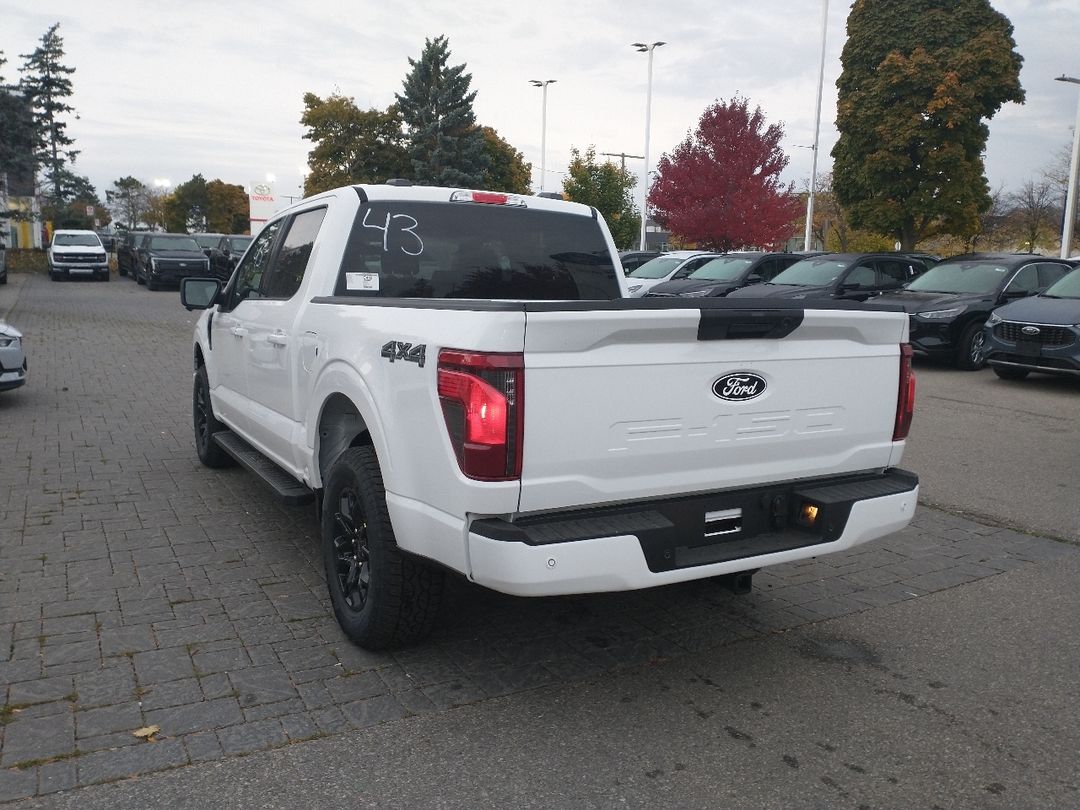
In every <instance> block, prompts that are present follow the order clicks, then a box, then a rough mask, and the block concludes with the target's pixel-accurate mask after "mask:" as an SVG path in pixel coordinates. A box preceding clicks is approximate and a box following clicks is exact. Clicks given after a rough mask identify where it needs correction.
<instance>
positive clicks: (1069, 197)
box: [1054, 75, 1080, 259]
mask: <svg viewBox="0 0 1080 810" xmlns="http://www.w3.org/2000/svg"><path fill="white" fill-rule="evenodd" d="M1054 81H1056V82H1071V83H1072V84H1080V79H1076V78H1074V77H1072V76H1065V75H1061V76H1058V77H1057V78H1056V79H1054ZM1078 173H1080V101H1078V102H1077V105H1076V126H1075V127H1074V128H1073V144H1072V161H1070V163H1069V191H1068V193H1067V194H1066V195H1065V222H1064V224H1062V226H1061V258H1063V259H1067V258H1069V253H1070V252H1071V250H1072V238H1073V223H1074V222H1076V183H1077V176H1076V175H1077V174H1078Z"/></svg>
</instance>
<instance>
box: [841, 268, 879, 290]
mask: <svg viewBox="0 0 1080 810" xmlns="http://www.w3.org/2000/svg"><path fill="white" fill-rule="evenodd" d="M844 284H858V285H859V289H860V290H869V289H872V288H874V287H876V286H877V274H876V273H874V268H873V267H871V266H870V265H868V264H860V265H859V266H858V267H856V268H855V269H854V270H852V271H851V272H850V273H848V276H847V278H845V279H844Z"/></svg>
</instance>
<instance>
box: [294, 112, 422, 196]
mask: <svg viewBox="0 0 1080 810" xmlns="http://www.w3.org/2000/svg"><path fill="white" fill-rule="evenodd" d="M300 123H301V124H303V125H304V126H305V127H307V132H305V133H304V135H303V137H304V138H305V139H307V140H309V141H311V142H312V143H313V144H314V146H313V147H312V149H311V151H310V152H308V167H309V169H310V173H309V174H308V176H307V179H306V180H305V182H304V194H306V195H311V194H318V193H319V192H320V191H326V190H328V189H331V188H337V187H338V186H345V185H349V184H351V183H381V182H384V181H386V180H389V179H390V178H391V177H407V176H408V175H410V174H412V169H411V163H410V161H409V158H408V154H407V153H406V151H405V135H404V133H403V132H402V120H401V113H399V112H398V109H397V107H394V106H391V107H389V108H388V109H386V110H377V109H370V110H361V109H360V108H358V107H357V106H356V102H355V101H353V99H351V98H347V97H346V96H342V95H338V94H334V95H331V96H329V97H327V98H325V99H323V98H320V97H319V96H317V95H315V94H314V93H304V113H303V115H301V116H300Z"/></svg>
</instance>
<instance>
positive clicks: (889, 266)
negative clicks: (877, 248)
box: [877, 259, 914, 290]
mask: <svg viewBox="0 0 1080 810" xmlns="http://www.w3.org/2000/svg"><path fill="white" fill-rule="evenodd" d="M877 266H878V272H880V273H881V282H880V283H881V288H882V289H884V290H895V289H896V288H897V287H899V286H901V285H902V284H903V283H904V282H905V281H907V280H908V279H909V278H911V277H912V276H913V275H914V273H913V272H912V270H911V266H910V265H909V264H907V262H898V261H896V260H895V259H883V260H882V261H879V262H878V263H877Z"/></svg>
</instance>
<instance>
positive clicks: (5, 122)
mask: <svg viewBox="0 0 1080 810" xmlns="http://www.w3.org/2000/svg"><path fill="white" fill-rule="evenodd" d="M6 63H7V59H6V58H5V57H4V53H3V51H0V70H2V69H3V67H4V65H5V64H6ZM0 175H6V176H7V182H8V189H7V190H8V193H9V194H10V193H14V190H15V189H16V188H19V187H22V189H25V190H26V191H28V192H29V193H32V191H33V185H34V184H33V175H34V128H33V119H32V117H31V107H30V102H29V101H28V100H27V98H26V96H25V95H24V94H23V93H22V91H21V90H20V89H19V88H17V87H12V86H10V85H9V84H7V82H5V81H4V76H3V73H0ZM7 214H8V212H7V211H0V217H3V216H7Z"/></svg>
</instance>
